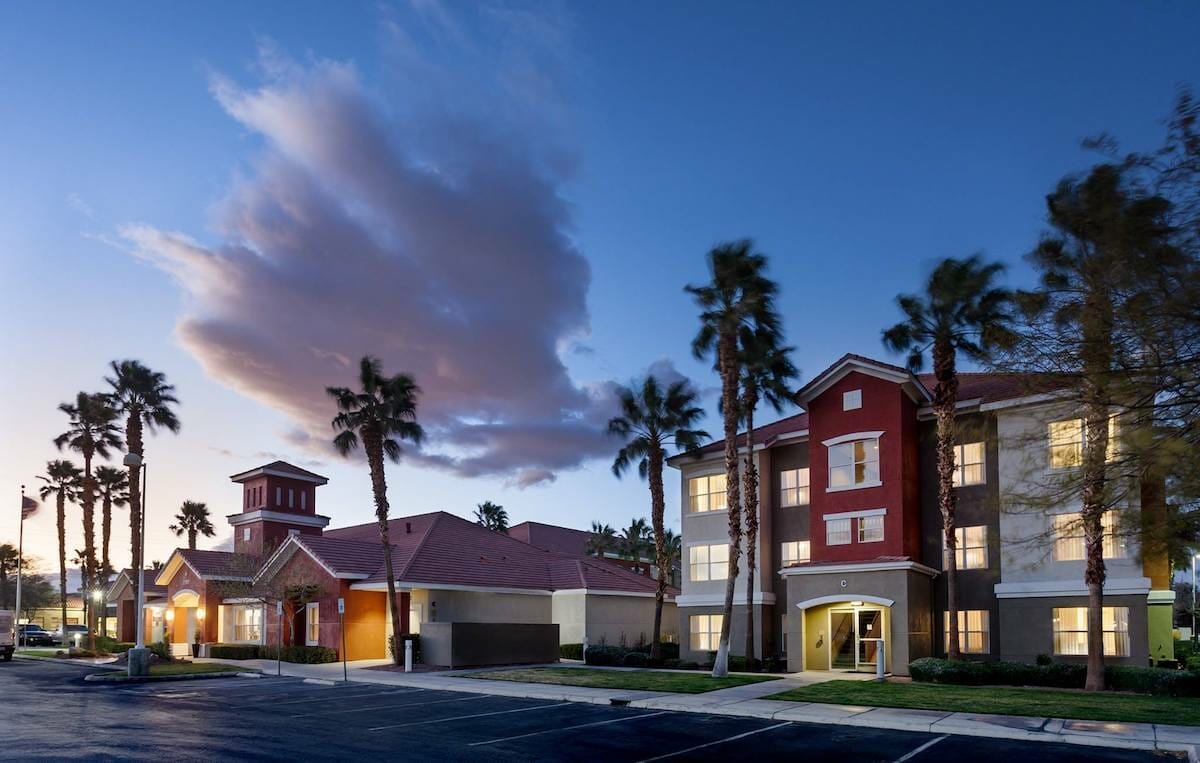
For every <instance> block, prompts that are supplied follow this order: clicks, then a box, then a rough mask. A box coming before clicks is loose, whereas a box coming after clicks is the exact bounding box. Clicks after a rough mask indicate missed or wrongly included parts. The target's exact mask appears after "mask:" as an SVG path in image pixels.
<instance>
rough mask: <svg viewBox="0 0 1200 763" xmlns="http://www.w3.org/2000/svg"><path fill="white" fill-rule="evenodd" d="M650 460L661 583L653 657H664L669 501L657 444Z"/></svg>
mask: <svg viewBox="0 0 1200 763" xmlns="http://www.w3.org/2000/svg"><path fill="white" fill-rule="evenodd" d="M648 460H649V462H650V474H649V475H648V476H649V481H650V523H651V524H652V525H653V527H654V563H655V564H657V565H658V586H657V587H655V589H654V630H653V631H652V635H651V641H650V659H651V660H655V661H657V660H659V659H661V658H662V644H661V643H660V642H661V639H662V610H663V600H664V599H666V597H667V576H668V575H669V574H670V570H669V568H668V566H667V542H666V539H665V538H664V537H663V535H664V534H665V533H666V527H665V526H664V525H665V522H664V515H665V514H666V500H665V499H664V498H663V476H662V473H663V453H662V450H660V449H659V448H658V446H657V444H654V445H652V446H651V449H650V454H649V459H648Z"/></svg>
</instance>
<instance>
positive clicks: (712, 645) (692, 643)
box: [688, 613, 725, 652]
mask: <svg viewBox="0 0 1200 763" xmlns="http://www.w3.org/2000/svg"><path fill="white" fill-rule="evenodd" d="M701 620H703V624H704V628H703V629H701V628H697V627H696V624H697V622H698V621H701ZM724 623H725V615H724V614H722V613H716V614H701V615H688V646H689V647H691V649H692V651H694V652H715V651H716V650H717V646H718V645H719V644H720V641H721V626H722V625H724ZM697 637H703V640H704V642H706V643H707V646H704V645H700V644H698V643H697Z"/></svg>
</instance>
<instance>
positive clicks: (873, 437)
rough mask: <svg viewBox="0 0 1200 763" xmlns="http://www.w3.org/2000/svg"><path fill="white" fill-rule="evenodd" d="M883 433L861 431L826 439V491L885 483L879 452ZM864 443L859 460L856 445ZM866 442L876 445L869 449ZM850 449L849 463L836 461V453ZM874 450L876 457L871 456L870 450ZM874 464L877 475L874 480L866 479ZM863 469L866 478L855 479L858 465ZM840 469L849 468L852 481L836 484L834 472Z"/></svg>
mask: <svg viewBox="0 0 1200 763" xmlns="http://www.w3.org/2000/svg"><path fill="white" fill-rule="evenodd" d="M882 435H883V433H882V432H861V433H855V434H853V435H844V436H843V437H835V438H833V439H832V440H826V441H825V442H824V443H823V445H825V461H826V463H825V471H826V474H825V476H826V485H825V492H827V493H838V492H841V491H844V490H862V489H865V488H872V487H879V486H880V485H882V484H883V475H882V473H881V469H880V464H881V462H882V458H881V456H880V452H879V440H880V437H881V436H882ZM860 443H863V444H864V446H863V459H862V460H861V461H859V460H858V456H857V454H856V452H855V451H856V447H855V446H857V445H859V444H860ZM865 443H874V447H873V448H870V449H868V448H867V447H866V445H865ZM847 447H848V448H849V449H850V460H849V462H848V463H837V464H835V463H834V454H835V453H838V452H839V451H840V450H841V449H844V448H847ZM869 451H873V452H874V458H871V457H869V455H868V452H869ZM871 465H874V467H875V477H874V479H873V480H868V479H865V478H866V476H867V474H869V467H870V466H871ZM859 466H861V467H862V470H863V476H864V479H863V481H862V482H858V481H855V480H856V479H857V476H858V467H859ZM838 469H849V470H850V478H851V481H850V482H849V483H847V484H845V485H836V484H834V476H833V475H834V472H835V470H838Z"/></svg>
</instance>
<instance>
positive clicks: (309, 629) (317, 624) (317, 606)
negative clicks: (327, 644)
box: [304, 601, 321, 646]
mask: <svg viewBox="0 0 1200 763" xmlns="http://www.w3.org/2000/svg"><path fill="white" fill-rule="evenodd" d="M314 628H315V629H316V632H317V637H316V638H315V639H313V638H311V636H312V633H313V629H314ZM304 645H305V646H320V645H321V602H319V601H310V602H308V603H307V604H305V605H304Z"/></svg>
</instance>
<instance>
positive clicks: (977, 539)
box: [942, 525, 988, 570]
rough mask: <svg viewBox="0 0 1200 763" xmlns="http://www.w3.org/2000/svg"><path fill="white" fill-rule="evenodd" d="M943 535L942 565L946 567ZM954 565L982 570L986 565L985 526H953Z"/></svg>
mask: <svg viewBox="0 0 1200 763" xmlns="http://www.w3.org/2000/svg"><path fill="white" fill-rule="evenodd" d="M945 545H946V541H945V536H943V539H942V567H943V568H945V567H948V566H949V565H948V564H947V563H946V561H947V552H948V551H949V549H948V548H946V547H945ZM954 566H955V567H957V568H958V569H960V570H983V569H987V566H988V551H987V526H986V525H978V526H976V527H956V528H954Z"/></svg>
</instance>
